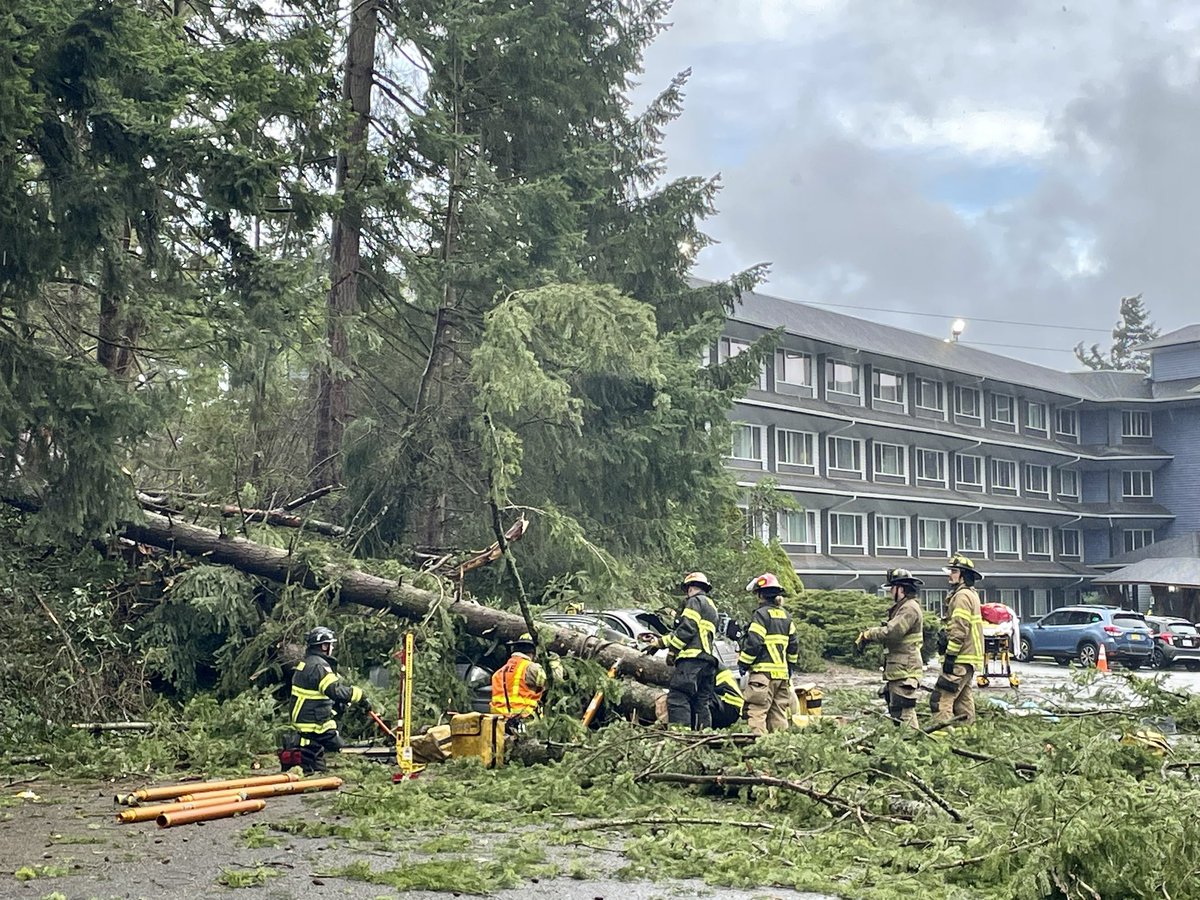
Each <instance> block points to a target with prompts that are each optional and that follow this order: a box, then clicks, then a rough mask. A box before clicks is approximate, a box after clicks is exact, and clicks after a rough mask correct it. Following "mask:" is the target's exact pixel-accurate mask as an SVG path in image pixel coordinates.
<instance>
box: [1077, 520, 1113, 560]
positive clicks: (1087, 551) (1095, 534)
mask: <svg viewBox="0 0 1200 900" xmlns="http://www.w3.org/2000/svg"><path fill="white" fill-rule="evenodd" d="M1111 549H1112V548H1111V546H1110V542H1109V538H1108V529H1107V528H1106V529H1104V530H1102V531H1097V530H1094V529H1093V530H1087V531H1084V533H1083V561H1084V562H1085V563H1087V564H1088V565H1089V566H1094V565H1096V563H1099V562H1103V561H1104V560H1106V559H1108V558H1109V557H1110V556H1112V553H1111Z"/></svg>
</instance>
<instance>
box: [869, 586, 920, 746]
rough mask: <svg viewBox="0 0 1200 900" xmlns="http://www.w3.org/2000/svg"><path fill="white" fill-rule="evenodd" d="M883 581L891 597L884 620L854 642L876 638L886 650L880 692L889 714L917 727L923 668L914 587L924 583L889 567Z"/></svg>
mask: <svg viewBox="0 0 1200 900" xmlns="http://www.w3.org/2000/svg"><path fill="white" fill-rule="evenodd" d="M883 584H884V587H886V588H888V590H889V592H890V594H891V598H892V608H891V609H889V610H888V617H887V621H886V622H884V623H883V624H882V625H880V626H878V627H876V628H868V629H867V630H866V631H863V632H861V633H860V634H859V635H858V638H857V639H855V641H854V645H855V646H856V647H862V645H863V644H865V643H866V642H868V641H878V642H879V643H881V644H883V646H884V647H885V648H886V649H887V657H886V658H885V660H884V664H883V680H884V681H885V682H887V684H886V685H885V686H884V689H883V693H884V699H885V700H886V701H887V706H888V715H890V716H891V717H892V718H893V719H895V720H896V721H897V722H899V723H900V724H901V725H905V726H908V727H909V728H917V727H919V726H918V724H917V692H918V690H919V689H920V679H921V671H922V670H923V669H924V667H925V664H924V660H922V659H921V640H922V633H921V625H922V618H923V616H922V612H921V604H920V603H919V602H917V588H919V587H920V586H921V585H922V584H924V582H923V581H921V579H919V578H914V577H913V574H912V572H910V571H908V570H907V569H889V570H888V573H887V581H885V582H884V583H883Z"/></svg>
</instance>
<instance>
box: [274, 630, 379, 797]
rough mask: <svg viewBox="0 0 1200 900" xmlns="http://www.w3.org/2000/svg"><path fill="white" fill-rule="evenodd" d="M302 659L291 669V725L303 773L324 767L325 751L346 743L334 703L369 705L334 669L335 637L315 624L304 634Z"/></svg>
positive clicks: (335, 751)
mask: <svg viewBox="0 0 1200 900" xmlns="http://www.w3.org/2000/svg"><path fill="white" fill-rule="evenodd" d="M304 642H305V644H306V645H307V649H306V650H305V654H304V662H302V663H299V664H298V665H297V666H296V669H295V671H294V672H293V673H292V701H293V702H292V714H291V719H292V727H293V728H294V729H295V730H296V731H297V732H298V733H299V736H300V765H301V766H302V767H303V769H304V773H305V774H306V775H308V774H311V773H313V772H323V771H325V753H326V752H329V753H337V752H338V751H340V750H341V749H342V747H344V746H346V744H345V742H344V741H343V740H342V737H341V735H340V734H338V727H337V720H336V719H335V718H334V706H335V705H336V706H345V705H347V704H358V705H361V706H363V707H364V708H366V709H367V710H370V709H371V701H370V700H369V699H368V698H367V695H366V694H364V693H363V689H362V688H360V687H355V686H352V685H349V684H347V683H346V682H345V681H343V680H342V677H341V676H340V675H338V673H337V660H336V659H335V658H334V656H333V650H334V647H336V646H337V637H336V636H335V635H334V633H333V631H331V630H330V629H328V628H326V627H324V626H323V625H318V626H317V627H316V628H314V629H313V630H312V631H310V632H309V633H308V634H306V635H305V636H304Z"/></svg>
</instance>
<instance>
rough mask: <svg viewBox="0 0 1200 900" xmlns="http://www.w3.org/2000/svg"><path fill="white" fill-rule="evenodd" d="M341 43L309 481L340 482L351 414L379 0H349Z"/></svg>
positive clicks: (319, 482) (320, 482) (314, 483)
mask: <svg viewBox="0 0 1200 900" xmlns="http://www.w3.org/2000/svg"><path fill="white" fill-rule="evenodd" d="M352 6H353V9H352V12H351V14H350V34H349V38H348V41H347V46H346V70H345V75H344V77H343V80H342V100H343V101H345V102H346V103H347V104H348V105H349V107H350V110H351V116H352V118H351V121H350V129H349V132H348V134H347V136H346V146H345V147H344V148H342V149H341V150H339V151H338V156H337V170H336V174H335V181H334V191H335V193H336V194H337V196H338V198H339V200H340V201H341V206H340V207H339V209H338V213H337V215H336V216H335V218H334V220H333V234H332V245H333V246H332V266H331V269H332V271H331V273H330V284H329V296H328V299H327V301H326V310H327V312H326V315H327V318H326V323H325V339H326V343H327V345H328V346H327V348H326V349H327V352H328V354H329V356H328V359H327V360H326V361H325V362H324V363H322V365H321V367H320V370H319V373H318V383H317V423H316V434H315V436H314V440H313V471H312V483H313V485H314V486H320V485H323V484H337V483H338V482H339V481H341V473H342V466H341V451H342V435H343V433H344V432H345V429H346V422H347V420H348V419H349V416H350V374H349V373H350V371H351V360H350V342H349V338H348V336H347V323H348V322H349V321H350V320H352V319H353V317H354V315H355V313H356V312H357V311H358V270H359V262H360V249H361V246H360V245H361V239H362V223H363V197H362V189H363V180H364V179H365V177H366V157H367V152H368V150H367V129H368V127H369V125H370V121H371V86H372V85H373V84H374V81H375V35H376V32H377V31H378V19H379V0H354V2H353V4H352Z"/></svg>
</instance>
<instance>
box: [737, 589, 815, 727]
mask: <svg viewBox="0 0 1200 900" xmlns="http://www.w3.org/2000/svg"><path fill="white" fill-rule="evenodd" d="M746 590H747V591H749V592H750V593H752V594H754V595H755V596H756V597H758V608H757V609H756V610H754V615H753V616H752V617H751V619H750V625H749V627H747V628H746V631H745V634H744V635H743V636H742V652H741V653H739V654H738V671H739V672H740V673H741V674H742V675H747V674H749V678H748V680H747V682H746V720H747V721H748V722H749V723H750V730H751V731H753V732H754V733H755V734H766V733H767V732H768V731H782V730H783V729H785V728H787V727H788V709H789V707H790V704H791V692H792V684H791V680H790V675H791V670H792V667H793V666H795V665H796V662H797V660H798V658H799V652H800V645H799V642H798V641H797V639H796V626H795V625H794V624H792V617H791V616H789V615H788V613H787V610H785V609H784V608H783V606H782V605H781V604H782V599H783V594H784V590H783V585H781V584H780V583H779V579H778V578H776V577H775V576H774V575H773V574H771V573H770V572H766V573H764V574H762V575H759V576H758V577H757V578H755V579H753V580H752V581H751V582H750V583H749V584H748V585H746Z"/></svg>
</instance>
